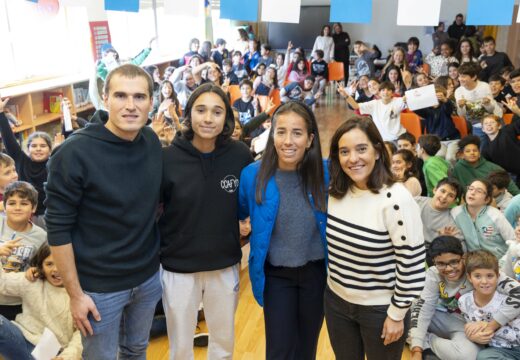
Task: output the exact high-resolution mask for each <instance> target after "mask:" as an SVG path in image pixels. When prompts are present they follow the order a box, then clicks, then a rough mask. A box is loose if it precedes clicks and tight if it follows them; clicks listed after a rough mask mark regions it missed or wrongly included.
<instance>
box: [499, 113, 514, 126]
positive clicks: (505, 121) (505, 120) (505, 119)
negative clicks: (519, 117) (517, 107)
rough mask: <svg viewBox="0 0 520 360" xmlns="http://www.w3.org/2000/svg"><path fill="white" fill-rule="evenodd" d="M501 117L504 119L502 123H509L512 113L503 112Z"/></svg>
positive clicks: (511, 119) (511, 120)
mask: <svg viewBox="0 0 520 360" xmlns="http://www.w3.org/2000/svg"><path fill="white" fill-rule="evenodd" d="M502 118H503V119H504V124H506V125H509V124H511V123H512V122H513V114H504V116H502Z"/></svg>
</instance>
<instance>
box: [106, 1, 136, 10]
mask: <svg viewBox="0 0 520 360" xmlns="http://www.w3.org/2000/svg"><path fill="white" fill-rule="evenodd" d="M105 10H112V11H128V12H139V0H105Z"/></svg>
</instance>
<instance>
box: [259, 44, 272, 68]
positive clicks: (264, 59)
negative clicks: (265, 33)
mask: <svg viewBox="0 0 520 360" xmlns="http://www.w3.org/2000/svg"><path fill="white" fill-rule="evenodd" d="M271 49H272V48H271V45H269V44H262V46H260V59H258V64H264V65H265V66H266V67H269V65H271V64H274V59H273V58H272V57H271Z"/></svg>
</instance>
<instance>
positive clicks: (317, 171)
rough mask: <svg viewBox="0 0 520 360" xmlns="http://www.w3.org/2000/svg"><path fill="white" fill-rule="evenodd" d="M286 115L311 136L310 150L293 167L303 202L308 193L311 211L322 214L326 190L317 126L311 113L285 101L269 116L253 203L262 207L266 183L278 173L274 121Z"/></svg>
mask: <svg viewBox="0 0 520 360" xmlns="http://www.w3.org/2000/svg"><path fill="white" fill-rule="evenodd" d="M288 113H295V114H296V115H298V116H300V117H301V118H302V119H303V120H304V121H305V125H306V127H307V134H308V135H309V136H311V135H314V138H313V140H312V143H311V146H310V148H309V149H308V150H306V151H305V154H304V155H303V159H302V161H301V162H300V163H299V164H298V166H297V172H298V175H299V177H300V179H301V181H302V185H303V186H302V188H303V191H304V196H305V198H306V199H307V193H308V192H310V193H311V195H312V198H313V200H314V207H315V208H316V209H318V210H320V211H325V210H326V198H325V194H326V189H325V183H324V179H323V177H324V170H323V160H322V157H321V145H320V136H319V132H318V125H317V123H316V117H315V116H314V114H313V112H312V110H311V109H310V108H309V107H308V106H307V105H305V104H304V103H303V102H300V101H289V102H287V103H285V104H283V105H282V106H280V107H279V108H278V109H277V110H276V112H275V113H274V114H273V120H272V125H271V130H270V133H269V139H268V140H267V145H266V148H265V152H264V155H263V156H262V163H261V165H260V170H259V171H258V175H257V178H256V193H255V199H256V202H257V204H261V203H262V199H263V193H264V192H265V189H266V187H267V183H268V181H269V179H271V178H272V177H273V176H274V174H275V172H276V170H277V169H278V154H277V153H276V149H275V147H274V132H275V130H276V123H277V120H278V117H279V116H280V115H283V114H288Z"/></svg>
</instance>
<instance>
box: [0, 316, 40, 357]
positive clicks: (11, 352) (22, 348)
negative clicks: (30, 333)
mask: <svg viewBox="0 0 520 360" xmlns="http://www.w3.org/2000/svg"><path fill="white" fill-rule="evenodd" d="M33 349H34V345H33V344H31V343H30V342H28V341H27V340H25V337H24V336H23V334H22V331H21V330H20V329H19V328H18V327H17V326H16V325H14V324H13V323H12V322H10V321H9V320H7V319H6V318H5V317H3V316H2V315H0V355H2V356H3V357H4V358H5V359H6V360H33V359H34V358H33V357H32V355H31V351H33Z"/></svg>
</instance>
